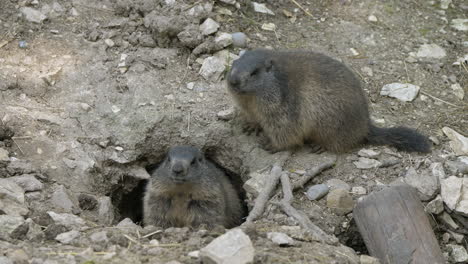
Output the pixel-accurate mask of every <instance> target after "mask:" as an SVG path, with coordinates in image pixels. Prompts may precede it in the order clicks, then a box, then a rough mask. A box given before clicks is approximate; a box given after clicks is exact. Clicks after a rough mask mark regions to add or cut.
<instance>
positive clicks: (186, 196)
mask: <svg viewBox="0 0 468 264" xmlns="http://www.w3.org/2000/svg"><path fill="white" fill-rule="evenodd" d="M242 213H243V208H242V205H241V201H240V199H239V196H238V194H237V192H236V190H235V189H234V187H233V185H232V184H231V182H230V180H229V178H228V176H227V175H226V174H225V173H224V172H223V171H222V170H220V169H218V168H217V167H216V166H215V165H214V164H213V163H211V162H210V161H208V160H207V159H206V158H205V157H204V155H203V153H202V152H201V151H200V150H199V149H197V148H195V147H191V146H176V147H172V148H171V149H170V150H169V152H168V154H167V156H166V158H165V160H164V161H163V162H162V163H161V164H160V165H159V167H158V168H157V169H156V170H155V171H154V172H153V173H151V178H150V180H149V182H148V185H147V187H146V192H145V196H144V206H143V214H144V219H143V222H144V224H145V225H154V226H159V227H183V226H189V227H198V226H199V225H201V224H205V225H206V226H207V227H214V226H216V225H222V226H224V227H226V228H231V227H234V226H238V225H240V223H241V220H242Z"/></svg>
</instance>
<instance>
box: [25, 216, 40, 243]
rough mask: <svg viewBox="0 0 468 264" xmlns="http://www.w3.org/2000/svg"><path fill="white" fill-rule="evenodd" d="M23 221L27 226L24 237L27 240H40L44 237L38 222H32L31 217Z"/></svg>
mask: <svg viewBox="0 0 468 264" xmlns="http://www.w3.org/2000/svg"><path fill="white" fill-rule="evenodd" d="M25 222H26V223H27V224H28V226H29V228H28V233H27V234H26V238H27V239H28V240H29V241H42V240H43V239H44V232H43V231H42V228H41V227H40V226H39V225H38V224H36V223H34V221H33V220H32V219H31V218H28V219H26V221H25Z"/></svg>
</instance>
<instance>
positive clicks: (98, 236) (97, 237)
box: [89, 231, 109, 244]
mask: <svg viewBox="0 0 468 264" xmlns="http://www.w3.org/2000/svg"><path fill="white" fill-rule="evenodd" d="M89 239H91V242H93V243H97V244H107V243H108V242H109V238H108V237H107V232H106V231H99V232H96V233H93V234H92V235H90V236H89Z"/></svg>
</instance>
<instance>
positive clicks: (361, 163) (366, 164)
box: [353, 157, 382, 169]
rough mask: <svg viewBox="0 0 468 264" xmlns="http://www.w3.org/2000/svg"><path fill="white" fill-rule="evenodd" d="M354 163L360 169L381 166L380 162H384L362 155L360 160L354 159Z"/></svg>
mask: <svg viewBox="0 0 468 264" xmlns="http://www.w3.org/2000/svg"><path fill="white" fill-rule="evenodd" d="M353 164H354V165H355V166H356V168H358V169H372V168H377V167H379V166H380V164H382V163H381V162H380V161H378V160H375V159H368V158H364V157H360V158H359V159H358V161H354V162H353Z"/></svg>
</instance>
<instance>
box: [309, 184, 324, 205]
mask: <svg viewBox="0 0 468 264" xmlns="http://www.w3.org/2000/svg"><path fill="white" fill-rule="evenodd" d="M329 190H330V188H329V187H328V185H327V184H317V185H314V186H311V187H310V188H309V189H308V190H307V192H306V193H305V195H306V196H307V198H309V200H311V201H316V200H320V199H321V198H322V197H324V196H325V195H327V193H328V191H329Z"/></svg>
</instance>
